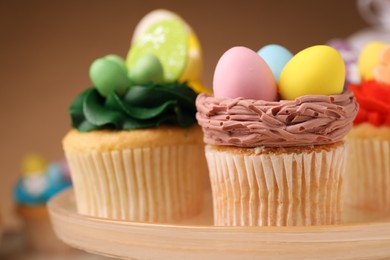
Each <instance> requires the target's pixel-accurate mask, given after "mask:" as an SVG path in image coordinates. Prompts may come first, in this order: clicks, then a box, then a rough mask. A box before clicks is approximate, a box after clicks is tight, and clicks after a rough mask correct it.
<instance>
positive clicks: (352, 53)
mask: <svg viewBox="0 0 390 260" xmlns="http://www.w3.org/2000/svg"><path fill="white" fill-rule="evenodd" d="M327 45H329V46H331V47H333V48H335V49H336V50H337V51H338V52H339V53H340V55H341V57H343V60H344V64H345V84H344V89H345V88H347V87H348V86H349V84H359V83H360V75H359V72H358V66H357V60H358V56H359V55H358V52H357V50H355V49H354V47H353V45H351V44H350V43H349V42H348V41H347V40H343V39H332V40H330V41H329V42H328V43H327Z"/></svg>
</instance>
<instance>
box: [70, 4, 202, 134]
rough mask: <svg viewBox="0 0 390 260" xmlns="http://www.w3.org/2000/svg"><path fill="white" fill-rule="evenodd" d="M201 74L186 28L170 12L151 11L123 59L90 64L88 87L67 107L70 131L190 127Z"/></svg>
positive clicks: (112, 57) (194, 45)
mask: <svg viewBox="0 0 390 260" xmlns="http://www.w3.org/2000/svg"><path fill="white" fill-rule="evenodd" d="M201 71H202V55H201V48H200V44H199V41H198V39H197V37H196V35H195V33H194V32H193V30H192V29H191V27H190V26H189V25H188V24H187V23H185V22H184V20H183V19H182V18H181V17H179V16H178V15H176V14H174V13H172V12H169V11H167V10H156V11H153V12H151V13H149V14H148V15H146V16H145V17H144V18H143V19H142V20H141V21H140V23H139V24H138V25H137V27H136V30H135V32H134V35H133V39H132V42H131V47H130V50H129V52H128V55H127V58H126V60H124V59H123V58H121V57H120V56H117V55H107V56H104V57H102V58H99V59H97V60H95V61H94V62H93V63H92V64H91V67H90V70H89V75H90V79H91V81H92V83H93V87H91V88H89V89H87V90H85V91H84V92H82V93H81V94H80V95H78V96H77V97H76V98H75V99H74V101H73V103H72V105H71V106H70V109H69V112H70V115H71V120H72V127H74V128H76V129H77V130H79V131H81V132H87V131H92V130H100V129H107V130H131V129H140V128H152V127H158V126H160V125H164V124H165V125H175V126H179V127H183V128H186V127H190V126H192V125H194V124H195V123H196V119H195V113H196V107H195V99H196V96H197V94H198V93H201V92H207V90H206V89H205V88H204V87H203V85H202V84H201V82H200V76H201Z"/></svg>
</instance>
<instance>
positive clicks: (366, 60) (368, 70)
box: [358, 41, 387, 81]
mask: <svg viewBox="0 0 390 260" xmlns="http://www.w3.org/2000/svg"><path fill="white" fill-rule="evenodd" d="M386 46H387V44H386V43H384V42H379V41H376V42H370V43H368V44H367V45H366V46H364V48H363V50H362V51H361V53H360V56H359V60H358V67H359V73H360V77H361V78H362V80H364V81H367V80H371V79H373V78H374V75H373V70H374V67H375V66H376V65H377V64H378V63H379V55H380V53H381V51H382V50H383V48H385V47H386Z"/></svg>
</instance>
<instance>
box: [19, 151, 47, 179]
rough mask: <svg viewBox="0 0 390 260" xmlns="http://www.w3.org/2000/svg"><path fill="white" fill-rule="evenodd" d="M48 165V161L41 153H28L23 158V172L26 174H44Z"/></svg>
mask: <svg viewBox="0 0 390 260" xmlns="http://www.w3.org/2000/svg"><path fill="white" fill-rule="evenodd" d="M46 167H47V162H46V160H45V158H43V157H42V156H41V155H39V154H28V155H26V156H25V157H24V158H23V162H22V171H23V172H22V174H23V175H24V176H30V175H37V174H43V173H44V171H45V169H46Z"/></svg>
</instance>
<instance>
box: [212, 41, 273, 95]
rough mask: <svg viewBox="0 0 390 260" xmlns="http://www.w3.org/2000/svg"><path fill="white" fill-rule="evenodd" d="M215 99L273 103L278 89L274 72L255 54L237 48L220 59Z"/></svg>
mask: <svg viewBox="0 0 390 260" xmlns="http://www.w3.org/2000/svg"><path fill="white" fill-rule="evenodd" d="M213 88H214V96H215V97H225V98H237V97H243V98H246V99H261V100H267V101H274V100H276V99H277V88H276V83H275V79H274V77H273V75H272V71H271V69H270V68H269V67H268V65H267V63H265V61H264V60H263V59H262V58H261V57H260V56H259V55H258V54H257V53H256V52H254V51H252V50H250V49H248V48H246V47H234V48H231V49H230V50H228V51H227V52H225V53H224V54H223V55H222V57H221V58H220V59H219V61H218V64H217V66H216V68H215V72H214V81H213Z"/></svg>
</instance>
